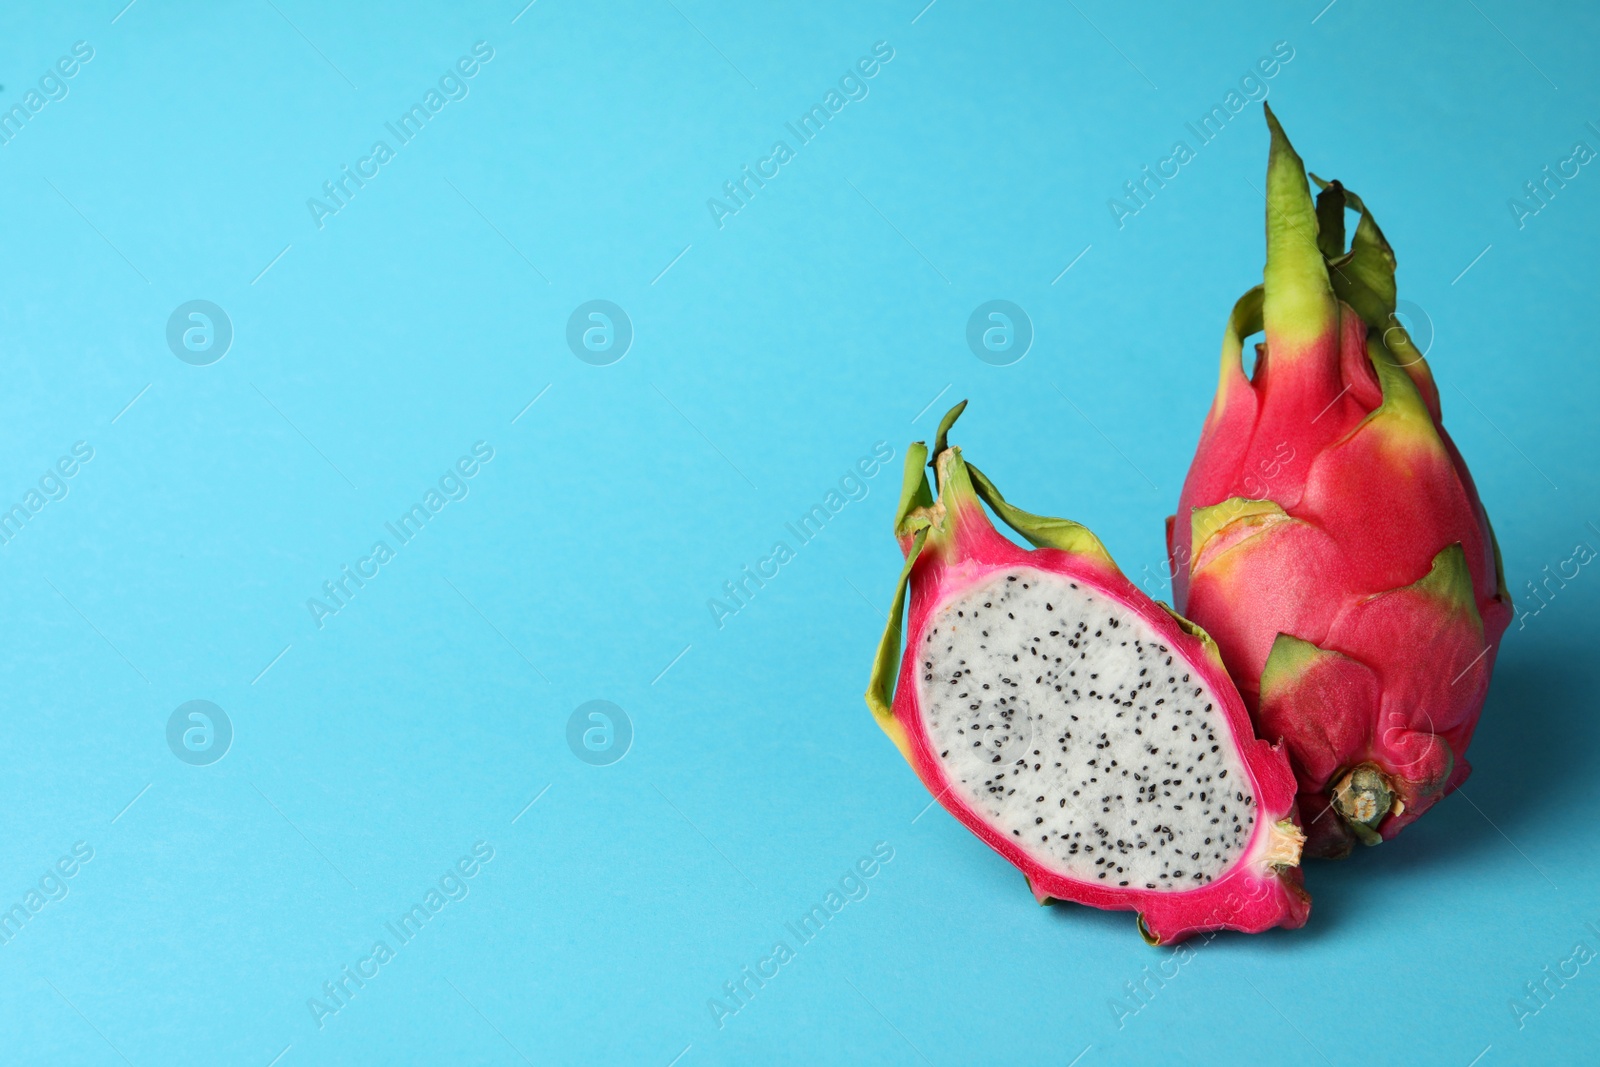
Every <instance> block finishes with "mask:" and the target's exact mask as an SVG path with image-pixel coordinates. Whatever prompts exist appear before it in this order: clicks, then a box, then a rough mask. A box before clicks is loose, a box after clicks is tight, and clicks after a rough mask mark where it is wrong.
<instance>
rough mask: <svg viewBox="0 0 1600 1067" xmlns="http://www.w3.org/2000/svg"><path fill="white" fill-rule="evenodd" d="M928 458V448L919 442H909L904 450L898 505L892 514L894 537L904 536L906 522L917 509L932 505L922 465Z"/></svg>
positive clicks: (931, 494) (925, 473) (926, 477)
mask: <svg viewBox="0 0 1600 1067" xmlns="http://www.w3.org/2000/svg"><path fill="white" fill-rule="evenodd" d="M927 458H928V446H927V445H925V444H923V443H922V442H921V441H913V442H911V447H910V448H908V449H906V466H905V476H904V477H903V478H902V479H901V481H900V505H899V507H897V508H896V509H895V513H894V532H895V536H896V537H903V536H905V525H906V520H907V519H908V518H910V517H911V515H912V514H913V513H914V512H916V511H917V510H918V509H919V508H925V507H927V506H929V505H930V504H932V503H933V493H932V491H931V490H930V489H929V488H928V475H927V472H926V471H924V470H923V464H924V463H925V462H926V461H927Z"/></svg>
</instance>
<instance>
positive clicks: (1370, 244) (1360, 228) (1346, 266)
mask: <svg viewBox="0 0 1600 1067" xmlns="http://www.w3.org/2000/svg"><path fill="white" fill-rule="evenodd" d="M1311 180H1312V181H1314V182H1316V183H1317V185H1318V186H1320V187H1321V189H1322V193H1321V195H1319V196H1318V197H1317V214H1318V217H1319V218H1321V216H1322V205H1323V197H1326V196H1328V195H1329V194H1330V193H1332V192H1333V191H1334V190H1338V198H1339V200H1340V202H1341V203H1342V204H1345V205H1348V206H1349V207H1351V208H1354V209H1355V210H1356V211H1358V212H1360V213H1361V221H1360V222H1358V223H1357V224H1356V232H1355V235H1354V236H1353V237H1352V238H1351V239H1350V250H1349V252H1348V253H1346V252H1345V250H1344V247H1343V241H1342V235H1343V233H1344V224H1343V219H1342V218H1341V220H1340V228H1339V232H1340V234H1341V241H1340V243H1339V244H1337V245H1334V246H1332V247H1333V250H1332V251H1329V250H1328V247H1327V246H1326V245H1325V246H1324V249H1323V255H1325V256H1326V257H1327V258H1328V261H1329V263H1328V268H1329V269H1328V273H1329V275H1330V276H1331V278H1332V281H1333V291H1334V293H1336V294H1337V295H1338V297H1339V299H1340V300H1343V301H1344V302H1345V303H1346V304H1349V305H1350V306H1351V307H1353V308H1355V310H1356V314H1358V315H1360V316H1361V320H1362V321H1363V322H1365V323H1366V324H1367V325H1368V326H1370V327H1373V328H1374V329H1378V330H1393V329H1394V328H1395V327H1397V326H1399V323H1398V322H1397V321H1396V319H1395V317H1394V308H1395V281H1394V269H1395V258H1394V249H1393V248H1391V247H1389V241H1388V239H1387V238H1385V237H1384V236H1383V231H1382V230H1380V229H1379V228H1378V221H1377V220H1376V219H1374V218H1373V217H1372V212H1371V211H1368V210H1367V205H1366V204H1365V203H1363V202H1362V200H1361V198H1360V197H1359V196H1357V195H1356V194H1355V193H1352V192H1351V191H1350V190H1348V189H1346V188H1345V187H1344V186H1342V185H1340V184H1339V183H1338V182H1337V181H1332V182H1325V181H1323V180H1322V179H1321V178H1319V177H1317V176H1316V175H1315V174H1313V175H1311ZM1340 215H1341V216H1342V215H1343V211H1342V210H1341V211H1340ZM1404 332H1405V331H1404V330H1403V329H1402V330H1399V331H1398V333H1401V334H1403V333H1404ZM1396 337H1397V334H1396V333H1391V334H1390V345H1391V347H1393V346H1394V345H1395V343H1396ZM1405 344H1406V345H1408V346H1409V344H1410V338H1407V339H1406V341H1405ZM1417 358H1421V357H1420V355H1419V356H1418V357H1417Z"/></svg>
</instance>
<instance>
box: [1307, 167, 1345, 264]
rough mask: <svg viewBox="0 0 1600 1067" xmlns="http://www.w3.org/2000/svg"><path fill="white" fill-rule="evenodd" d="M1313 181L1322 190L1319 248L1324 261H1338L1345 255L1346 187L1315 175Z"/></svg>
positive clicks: (1318, 218)
mask: <svg viewBox="0 0 1600 1067" xmlns="http://www.w3.org/2000/svg"><path fill="white" fill-rule="evenodd" d="M1311 180H1312V181H1314V182H1316V183H1317V186H1318V187H1319V188H1320V189H1321V190H1322V191H1321V192H1320V193H1318V194H1317V248H1318V249H1319V250H1321V252H1322V258H1323V259H1338V258H1339V257H1340V256H1342V255H1344V206H1345V198H1344V186H1342V185H1340V184H1339V183H1338V182H1324V181H1321V180H1319V179H1318V178H1317V176H1316V175H1315V174H1313V175H1312V176H1311Z"/></svg>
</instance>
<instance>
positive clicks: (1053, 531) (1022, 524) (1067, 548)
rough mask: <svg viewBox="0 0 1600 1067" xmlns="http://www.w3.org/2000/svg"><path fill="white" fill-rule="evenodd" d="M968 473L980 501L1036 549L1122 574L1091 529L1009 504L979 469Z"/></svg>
mask: <svg viewBox="0 0 1600 1067" xmlns="http://www.w3.org/2000/svg"><path fill="white" fill-rule="evenodd" d="M966 470H967V473H968V474H970V475H971V478H972V484H973V488H975V489H976V490H977V492H978V497H979V499H981V500H982V501H983V502H984V503H985V504H988V505H989V509H990V510H991V511H993V512H994V513H995V514H996V515H998V516H1000V521H1001V522H1003V523H1005V524H1006V525H1007V526H1009V527H1011V528H1012V529H1013V530H1015V531H1016V532H1017V533H1018V534H1020V535H1022V536H1023V537H1024V538H1026V539H1027V541H1028V543H1029V544H1031V545H1033V546H1034V547H1035V548H1058V549H1060V550H1061V551H1063V552H1071V553H1072V554H1073V555H1077V556H1087V557H1090V558H1092V559H1094V560H1096V561H1097V562H1099V563H1101V564H1103V565H1104V566H1106V567H1109V568H1110V569H1111V570H1113V571H1117V573H1119V574H1120V573H1121V571H1119V570H1117V565H1116V563H1115V562H1113V561H1112V559H1111V553H1109V552H1107V551H1106V547H1105V545H1103V544H1101V543H1100V539H1099V538H1098V537H1096V536H1095V535H1094V534H1093V533H1091V532H1090V530H1089V528H1088V527H1087V526H1084V525H1082V524H1080V523H1076V522H1073V521H1072V520H1071V519H1055V518H1051V517H1049V516H1047V515H1035V514H1033V513H1032V512H1031V511H1023V510H1022V509H1021V508H1019V507H1017V506H1015V505H1013V504H1009V503H1007V502H1006V498H1005V497H1003V496H1001V495H1000V490H998V489H996V488H995V485H994V483H993V482H991V481H990V480H989V479H988V477H987V476H986V475H985V474H984V473H983V472H982V471H980V470H979V469H978V468H977V467H974V466H972V465H970V464H967V465H966Z"/></svg>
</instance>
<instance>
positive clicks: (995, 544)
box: [893, 498, 1311, 944]
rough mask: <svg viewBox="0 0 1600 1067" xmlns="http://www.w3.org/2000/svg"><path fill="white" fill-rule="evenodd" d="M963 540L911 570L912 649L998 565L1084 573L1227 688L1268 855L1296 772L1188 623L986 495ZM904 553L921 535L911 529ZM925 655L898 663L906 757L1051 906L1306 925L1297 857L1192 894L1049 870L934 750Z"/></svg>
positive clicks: (961, 510) (1216, 925) (1244, 925)
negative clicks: (921, 665)
mask: <svg viewBox="0 0 1600 1067" xmlns="http://www.w3.org/2000/svg"><path fill="white" fill-rule="evenodd" d="M953 519H954V521H953V523H952V524H951V525H952V526H953V529H954V536H953V538H951V539H949V540H947V541H943V542H941V543H940V544H938V545H935V543H934V541H933V540H930V541H929V543H928V547H927V548H926V549H924V550H923V552H922V554H921V555H920V556H919V557H918V559H917V561H916V563H915V564H914V565H913V567H912V571H911V586H910V588H911V601H910V603H911V608H910V615H909V624H908V630H907V634H906V644H905V647H906V648H908V649H911V648H918V647H920V646H921V642H922V639H923V634H924V633H925V631H926V628H927V626H928V621H929V619H930V618H932V616H933V615H934V613H935V612H936V610H937V609H938V607H939V606H940V605H942V604H945V603H947V602H949V601H950V600H951V599H952V598H954V597H958V596H960V595H961V594H962V593H963V592H964V591H965V590H966V589H968V588H969V587H971V586H972V585H974V584H977V583H979V582H982V581H984V580H985V579H987V578H988V577H989V576H991V575H992V574H994V573H995V572H996V571H1000V570H1005V569H1008V568H1013V567H1034V568H1037V569H1039V570H1044V571H1050V572H1053V573H1055V574H1059V575H1064V576H1067V577H1069V578H1071V579H1073V580H1076V581H1080V582H1082V583H1084V584H1085V585H1088V586H1090V587H1092V588H1094V589H1097V590H1099V591H1100V592H1101V593H1103V594H1104V595H1105V596H1107V597H1108V598H1110V599H1112V600H1115V601H1117V602H1119V603H1121V604H1123V605H1125V606H1127V607H1128V608H1129V609H1131V610H1133V611H1135V612H1137V613H1138V614H1139V615H1141V616H1142V617H1143V618H1144V619H1145V621H1146V622H1148V623H1149V624H1150V625H1151V626H1152V627H1153V628H1154V629H1155V630H1156V631H1157V632H1158V633H1159V634H1160V635H1161V637H1162V639H1163V640H1164V641H1166V642H1168V643H1169V644H1170V645H1171V646H1172V647H1173V648H1175V649H1177V650H1178V651H1179V652H1180V653H1181V654H1182V655H1183V657H1184V658H1185V659H1186V660H1188V662H1189V663H1190V664H1191V665H1192V666H1193V667H1194V668H1195V669H1196V670H1198V672H1199V673H1200V675H1201V678H1202V679H1203V681H1204V682H1205V683H1206V685H1207V686H1208V687H1210V689H1211V691H1212V692H1213V693H1214V694H1215V695H1216V696H1217V698H1218V699H1219V702H1220V707H1221V710H1222V712H1223V715H1224V718H1225V721H1226V723H1227V728H1228V731H1229V733H1230V734H1231V735H1232V737H1233V739H1234V742H1235V744H1236V745H1237V747H1238V750H1239V752H1240V755H1241V757H1242V760H1243V763H1244V765H1245V768H1246V770H1247V772H1248V774H1249V776H1250V778H1251V784H1252V786H1253V789H1254V795H1255V797H1256V799H1257V805H1258V807H1257V818H1256V825H1255V830H1254V834H1253V835H1252V838H1251V841H1250V845H1249V847H1248V848H1247V850H1246V852H1245V856H1246V857H1252V856H1255V857H1259V855H1260V854H1261V852H1262V851H1263V850H1264V849H1265V848H1266V847H1267V844H1268V835H1269V834H1271V833H1272V831H1273V826H1274V823H1276V822H1277V821H1279V820H1282V819H1289V818H1291V816H1292V813H1293V810H1294V789H1295V785H1294V777H1293V774H1292V773H1291V771H1290V770H1289V767H1288V763H1287V760H1286V759H1285V756H1284V754H1283V752H1282V751H1280V750H1279V749H1277V748H1274V747H1273V746H1272V745H1270V744H1268V743H1267V742H1265V741H1259V740H1256V738H1255V736H1254V734H1253V733H1252V732H1251V727H1250V719H1249V713H1248V712H1247V711H1246V710H1245V707H1244V704H1243V703H1242V702H1241V701H1240V700H1239V699H1238V696H1237V694H1236V691H1235V690H1234V687H1233V683H1232V682H1231V681H1229V679H1228V677H1227V675H1226V674H1225V673H1224V672H1223V670H1222V669H1221V668H1220V667H1219V666H1218V665H1217V664H1216V662H1215V660H1214V659H1213V658H1211V656H1212V654H1211V653H1208V652H1207V650H1206V649H1205V647H1204V646H1203V644H1202V642H1201V641H1200V639H1199V638H1197V637H1194V636H1191V635H1190V634H1189V633H1187V632H1185V631H1184V630H1183V629H1182V628H1181V627H1180V626H1179V624H1178V623H1177V621H1176V620H1175V619H1173V617H1172V616H1171V615H1170V614H1168V613H1167V612H1166V611H1164V610H1163V609H1162V608H1161V607H1160V606H1159V605H1157V604H1156V603H1155V602H1154V601H1152V600H1150V598H1149V597H1147V596H1145V595H1144V594H1143V593H1142V592H1140V591H1139V589H1138V588H1137V587H1135V586H1134V585H1133V583H1132V582H1130V581H1128V579H1127V578H1126V577H1124V576H1123V575H1122V573H1121V572H1120V571H1119V570H1117V569H1116V567H1115V566H1114V565H1111V564H1109V560H1107V561H1106V562H1104V563H1102V562H1101V561H1100V560H1098V559H1095V558H1093V557H1091V556H1087V555H1079V554H1074V553H1069V552H1064V551H1060V550H1057V549H1052V548H1039V549H1034V550H1032V551H1029V550H1025V549H1023V548H1020V547H1019V546H1017V545H1016V544H1014V543H1013V542H1012V541H1010V540H1009V539H1007V538H1006V537H1004V536H1002V535H1001V534H1000V533H999V532H998V531H997V530H996V529H995V528H994V526H993V525H992V524H991V523H990V521H989V518H988V516H987V514H985V512H984V510H983V506H982V504H981V503H980V502H979V501H977V500H976V499H973V498H968V500H967V501H965V502H960V503H958V504H957V507H956V509H955V514H954V516H953ZM900 542H901V550H902V551H907V550H909V549H910V547H911V544H912V538H911V537H909V536H902V537H901V539H900ZM916 673H917V663H916V657H915V656H907V657H905V658H904V659H903V661H902V663H901V665H900V675H899V684H898V686H897V688H896V693H895V698H894V704H893V709H894V717H895V720H896V722H897V723H898V724H899V726H900V728H901V729H902V730H903V731H904V734H903V736H904V738H905V740H906V741H907V742H908V746H903V747H908V748H909V751H908V752H907V757H908V759H909V760H910V762H911V766H912V768H913V769H914V770H915V771H916V773H917V776H918V777H919V778H920V779H921V780H922V782H923V784H924V785H925V786H926V787H927V789H928V791H929V792H930V793H932V794H933V795H934V796H935V797H937V798H938V799H939V802H940V803H941V804H942V805H943V806H944V807H945V808H946V809H947V810H948V811H949V812H950V813H951V814H952V815H954V816H955V817H956V818H957V819H959V820H960V821H961V822H962V823H963V824H964V825H965V826H966V827H967V829H969V830H971V831H972V832H973V833H974V834H976V835H977V836H978V837H980V838H981V839H982V840H983V841H984V842H985V843H986V844H987V845H988V846H989V847H990V848H992V849H994V850H995V851H996V852H998V853H1000V855H1002V856H1004V857H1005V858H1006V859H1007V860H1008V861H1010V862H1011V863H1012V864H1013V865H1014V866H1016V867H1017V868H1018V869H1020V870H1021V871H1022V872H1023V873H1024V874H1025V875H1026V876H1027V878H1028V883H1029V886H1030V888H1031V889H1032V890H1033V892H1034V895H1035V896H1036V897H1037V898H1038V899H1039V900H1040V902H1041V903H1044V902H1047V901H1048V900H1050V899H1056V900H1067V901H1073V902H1076V903H1079V904H1087V905H1089V906H1091V907H1095V908H1104V909H1109V910H1119V911H1128V910H1132V911H1138V912H1140V913H1141V918H1142V922H1143V924H1144V927H1145V929H1146V930H1147V931H1148V937H1149V938H1150V939H1151V940H1153V941H1155V942H1158V943H1163V944H1164V943H1169V942H1176V941H1181V940H1183V939H1184V938H1187V937H1189V936H1190V935H1192V934H1194V933H1197V932H1201V931H1206V930H1216V929H1230V930H1240V931H1245V932H1248V933H1257V932H1260V931H1262V930H1266V929H1269V928H1271V927H1274V926H1283V927H1288V928H1297V927H1300V926H1303V925H1304V924H1305V921H1306V917H1307V916H1308V914H1309V913H1310V910H1311V900H1310V898H1309V897H1308V896H1307V895H1306V893H1305V891H1304V890H1303V889H1302V888H1301V884H1302V878H1301V872H1300V868H1299V867H1298V866H1295V867H1289V868H1277V867H1271V866H1268V865H1266V864H1264V863H1260V862H1251V861H1250V860H1249V859H1243V860H1241V861H1240V862H1238V863H1236V864H1235V865H1234V867H1233V868H1232V869H1231V870H1229V871H1228V872H1227V873H1226V874H1225V875H1224V876H1222V877H1220V878H1218V879H1217V880H1216V881H1214V882H1212V883H1211V884H1209V885H1206V886H1204V887H1201V888H1198V889H1192V890H1185V891H1182V892H1156V891H1149V890H1131V889H1125V888H1120V887H1107V886H1104V885H1100V884H1095V883H1090V882H1084V881H1079V880H1076V879H1071V878H1067V877H1064V876H1061V875H1059V874H1055V873H1052V872H1050V871H1048V870H1045V869H1043V868H1042V867H1040V866H1039V865H1038V864H1037V863H1036V862H1035V861H1034V860H1033V859H1032V858H1030V857H1029V856H1028V855H1027V854H1026V853H1025V852H1023V851H1022V850H1021V849H1020V848H1018V847H1017V846H1016V845H1015V844H1014V843H1013V842H1012V841H1011V840H1010V839H1009V838H1007V837H1005V836H1004V835H1002V834H1001V833H999V832H997V831H996V830H995V828H994V827H993V826H991V825H990V824H989V823H988V822H986V821H985V820H984V819H983V818H982V817H981V816H979V815H978V814H977V813H976V812H975V811H973V810H972V809H971V808H970V807H968V806H967V804H966V803H964V802H963V801H962V800H961V799H960V798H959V797H957V796H955V795H954V792H955V791H954V790H953V789H952V788H951V782H950V781H948V780H947V778H946V775H945V772H944V769H943V767H942V766H941V765H940V763H939V761H938V759H937V758H936V756H935V753H934V751H933V748H932V745H931V743H930V741H929V738H928V736H927V734H926V732H925V730H924V728H923V725H922V723H923V719H922V715H921V713H920V711H919V709H918V706H917V682H916Z"/></svg>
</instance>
